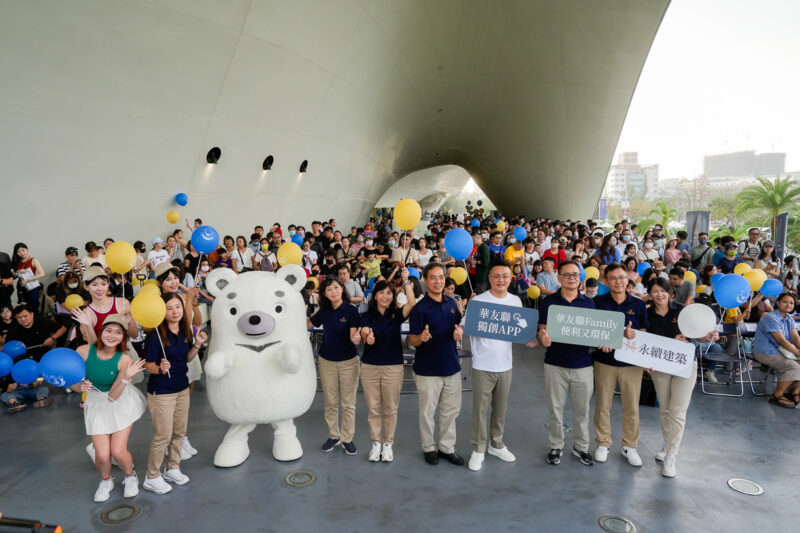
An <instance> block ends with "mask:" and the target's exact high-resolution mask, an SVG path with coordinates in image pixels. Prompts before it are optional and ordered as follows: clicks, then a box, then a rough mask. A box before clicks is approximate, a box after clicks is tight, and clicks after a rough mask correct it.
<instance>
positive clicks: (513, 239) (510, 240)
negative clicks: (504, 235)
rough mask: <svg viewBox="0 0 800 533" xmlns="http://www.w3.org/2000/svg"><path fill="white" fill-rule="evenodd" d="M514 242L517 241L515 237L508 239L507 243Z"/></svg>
mask: <svg viewBox="0 0 800 533" xmlns="http://www.w3.org/2000/svg"><path fill="white" fill-rule="evenodd" d="M515 242H517V239H515V238H514V237H511V238H510V239H508V244H514V243H515Z"/></svg>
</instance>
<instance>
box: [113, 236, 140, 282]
mask: <svg viewBox="0 0 800 533" xmlns="http://www.w3.org/2000/svg"><path fill="white" fill-rule="evenodd" d="M106 263H107V264H108V268H110V269H111V270H112V271H114V272H116V273H117V274H125V273H126V272H130V270H131V269H132V268H133V266H134V265H135V264H136V250H134V249H133V246H131V243H129V242H125V241H118V242H115V243H113V244H111V246H109V247H108V249H106Z"/></svg>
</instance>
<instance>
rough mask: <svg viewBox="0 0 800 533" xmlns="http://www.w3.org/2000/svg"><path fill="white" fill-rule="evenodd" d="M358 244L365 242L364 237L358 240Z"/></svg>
mask: <svg viewBox="0 0 800 533" xmlns="http://www.w3.org/2000/svg"><path fill="white" fill-rule="evenodd" d="M356 240H357V241H358V242H364V237H359V238H357V239H356Z"/></svg>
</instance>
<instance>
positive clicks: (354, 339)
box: [350, 329, 361, 346]
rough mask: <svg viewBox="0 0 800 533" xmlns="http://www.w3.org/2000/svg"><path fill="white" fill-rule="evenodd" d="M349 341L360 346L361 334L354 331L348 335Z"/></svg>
mask: <svg viewBox="0 0 800 533" xmlns="http://www.w3.org/2000/svg"><path fill="white" fill-rule="evenodd" d="M350 340H351V341H352V343H353V344H355V345H356V346H358V345H359V344H361V333H359V332H358V330H357V329H356V331H355V332H354V333H351V334H350Z"/></svg>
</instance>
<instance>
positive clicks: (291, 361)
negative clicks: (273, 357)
mask: <svg viewBox="0 0 800 533" xmlns="http://www.w3.org/2000/svg"><path fill="white" fill-rule="evenodd" d="M278 358H279V359H278V361H279V362H280V365H281V367H282V368H283V369H284V370H285V371H286V373H287V374H296V373H297V371H298V370H300V361H301V359H300V355H299V354H298V353H296V352H294V351H292V350H284V351H283V352H281V354H280V355H279V356H278Z"/></svg>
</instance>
